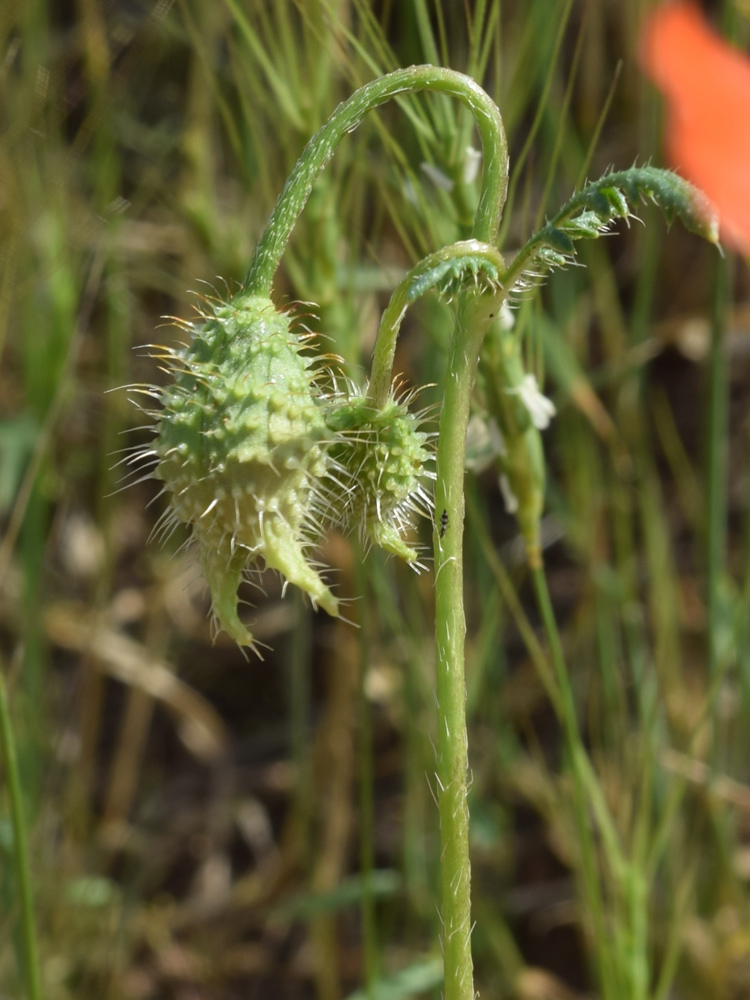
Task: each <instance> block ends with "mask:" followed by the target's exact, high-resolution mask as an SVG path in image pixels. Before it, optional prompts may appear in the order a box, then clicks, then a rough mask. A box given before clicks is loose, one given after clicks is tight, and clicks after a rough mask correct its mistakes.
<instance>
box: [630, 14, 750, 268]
mask: <svg viewBox="0 0 750 1000" xmlns="http://www.w3.org/2000/svg"><path fill="white" fill-rule="evenodd" d="M641 63H642V65H643V68H644V70H645V72H646V73H647V74H648V75H649V76H650V77H651V79H652V80H653V81H654V83H655V84H656V86H657V87H658V88H659V89H660V90H661V91H662V93H663V94H664V96H665V98H666V101H667V123H666V152H667V156H668V158H669V160H670V161H671V162H672V164H673V165H674V166H675V167H676V168H677V170H679V172H680V173H682V174H683V175H684V176H685V177H686V178H687V179H688V180H690V181H692V182H693V183H694V184H695V185H696V186H697V187H699V188H702V189H703V191H705V193H706V194H707V195H708V197H709V198H710V199H711V201H712V202H713V203H714V205H715V206H716V208H717V209H718V212H719V215H720V217H721V233H722V238H723V239H724V240H725V241H726V242H727V243H728V244H729V245H731V246H733V247H734V248H735V249H737V250H739V251H740V252H741V253H743V254H746V255H747V254H750V59H749V58H747V57H746V56H744V55H743V54H742V53H740V52H738V51H737V50H736V49H734V48H732V47H731V46H730V45H729V44H728V43H727V42H725V41H724V40H723V39H722V38H721V37H719V35H717V34H716V33H715V32H714V31H712V29H711V28H710V27H709V25H708V24H707V23H706V20H705V18H704V17H703V14H702V13H701V11H700V10H699V9H698V7H697V6H696V5H695V4H693V3H687V2H677V3H667V4H664V5H662V6H660V7H658V8H656V9H655V10H654V11H653V12H652V13H651V14H650V15H649V16H648V18H647V19H646V21H645V23H644V26H643V31H642V34H641Z"/></svg>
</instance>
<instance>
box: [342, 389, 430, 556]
mask: <svg viewBox="0 0 750 1000" xmlns="http://www.w3.org/2000/svg"><path fill="white" fill-rule="evenodd" d="M413 398H414V393H410V394H409V393H407V394H406V395H405V396H402V397H400V398H398V399H397V398H396V397H395V396H394V395H393V392H391V395H390V396H389V397H388V399H387V400H386V402H385V405H384V406H382V407H375V406H373V404H372V403H371V402H370V400H369V398H368V396H367V394H366V391H359V390H358V389H356V387H350V388H349V392H348V393H347V394H346V395H345V396H344V397H343V398H339V399H338V400H336V401H335V402H334V404H333V405H332V407H331V410H330V412H329V414H328V417H327V420H326V422H327V424H328V427H329V428H330V429H331V430H333V431H335V432H336V434H337V435H338V442H337V444H336V445H335V446H334V447H333V448H332V452H331V454H332V457H333V458H334V459H335V461H336V463H337V465H338V467H339V469H340V470H341V475H342V479H343V485H344V490H343V491H342V494H341V496H340V503H341V516H340V519H339V520H340V523H341V524H342V526H343V527H345V528H349V527H354V526H356V527H357V528H358V529H359V532H360V536H361V537H362V539H363V540H364V541H367V542H369V543H371V544H375V545H379V546H380V547H381V548H383V549H385V550H386V551H387V552H391V553H392V554H393V555H397V556H400V557H401V558H402V559H405V560H406V562H408V563H410V564H411V565H412V566H414V567H415V568H420V567H419V564H418V562H417V559H418V555H419V554H418V552H417V550H416V548H414V547H413V546H411V545H409V544H408V543H407V542H406V541H405V540H404V535H405V534H406V533H407V532H408V531H409V530H410V529H411V527H412V516H413V514H415V513H417V514H423V515H425V516H427V517H430V516H431V514H432V497H431V496H430V494H429V493H428V492H427V491H426V489H425V487H424V485H423V483H424V480H426V479H434V478H435V473H434V472H432V471H428V469H427V466H428V464H429V463H430V462H432V460H433V454H432V450H431V448H430V446H429V440H430V437H431V435H430V434H429V433H427V432H425V431H423V430H420V425H421V424H422V423H423V421H424V417H425V414H424V413H423V414H414V413H411V412H410V410H409V403H410V402H411V401H412V399H413Z"/></svg>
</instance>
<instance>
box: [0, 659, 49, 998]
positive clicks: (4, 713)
mask: <svg viewBox="0 0 750 1000" xmlns="http://www.w3.org/2000/svg"><path fill="white" fill-rule="evenodd" d="M0 742H2V747H3V757H4V758H5V770H6V774H7V778H8V792H9V794H10V809H11V820H12V823H13V848H14V854H15V862H16V878H17V880H18V895H19V898H20V902H21V935H22V939H23V948H24V953H25V955H24V957H25V959H26V970H25V971H26V987H27V992H28V998H29V1000H41V997H42V984H41V979H40V976H39V954H38V951H37V944H36V930H35V926H34V900H33V893H32V890H31V869H30V866H29V852H28V841H27V837H26V820H25V818H24V812H23V794H22V792H21V780H20V777H19V774H18V760H17V758H16V744H15V740H14V739H13V728H12V726H11V721H10V711H9V710H8V695H7V691H6V687H5V678H4V677H3V674H2V670H1V669H0Z"/></svg>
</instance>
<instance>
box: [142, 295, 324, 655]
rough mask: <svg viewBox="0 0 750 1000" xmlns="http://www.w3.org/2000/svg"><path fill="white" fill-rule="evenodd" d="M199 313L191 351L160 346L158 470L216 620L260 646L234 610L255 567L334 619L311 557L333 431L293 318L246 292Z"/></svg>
mask: <svg viewBox="0 0 750 1000" xmlns="http://www.w3.org/2000/svg"><path fill="white" fill-rule="evenodd" d="M203 318H204V322H203V324H202V325H200V326H197V327H195V328H194V329H193V339H192V343H191V344H190V345H189V346H188V347H186V348H185V349H184V350H181V351H175V352H172V351H168V352H167V360H168V361H169V362H170V363H171V367H172V369H173V370H174V372H175V375H176V377H175V381H174V383H173V384H172V385H170V386H168V387H167V388H165V389H163V390H161V391H160V393H159V395H160V399H161V402H162V407H163V408H162V410H161V411H159V412H158V414H157V421H158V436H157V439H156V442H155V444H154V445H153V451H154V452H155V454H156V456H157V457H158V465H157V467H156V470H155V473H154V474H155V476H156V478H158V479H162V480H163V481H164V484H165V488H166V490H168V491H169V493H170V503H171V508H170V513H169V514H168V515H167V519H168V521H182V522H186V523H187V524H189V525H191V527H192V531H193V537H194V538H195V541H196V542H197V544H198V552H199V558H200V561H201V564H202V566H203V569H204V571H205V574H206V578H207V580H208V584H209V587H210V590H211V598H212V610H213V615H214V619H215V623H216V625H217V626H218V627H219V628H223V629H224V630H225V631H226V632H227V633H228V634H229V635H231V636H232V638H233V639H235V640H236V641H237V642H238V643H240V644H241V645H248V646H250V647H253V648H255V649H256V650H257V646H256V643H255V642H254V640H253V636H252V634H251V633H250V632H248V630H247V629H246V628H245V626H244V625H243V623H242V622H241V621H240V618H239V616H238V614H237V588H238V586H239V584H240V583H241V581H242V579H243V577H244V576H245V575H246V574H247V573H248V572H249V571H251V570H252V569H254V568H260V567H261V566H262V565H265V566H266V567H270V568H273V569H276V570H278V571H279V572H280V573H281V574H282V575H283V576H284V577H285V578H286V579H287V580H288V581H290V582H291V583H294V584H296V585H297V586H298V587H300V588H301V589H302V590H304V591H306V593H308V594H309V595H310V597H311V599H312V601H313V603H314V604H319V605H320V606H321V607H323V608H324V609H325V610H326V611H327V612H328V613H329V614H332V615H337V614H338V602H337V600H336V598H335V597H334V596H333V594H332V593H331V591H330V590H329V589H328V587H327V586H326V585H325V583H324V582H323V581H322V580H321V578H320V576H319V574H318V572H317V570H316V569H315V568H314V566H313V565H312V564H311V562H310V560H309V558H308V555H307V550H308V549H309V548H310V546H311V545H312V544H313V541H314V539H315V537H316V536H317V535H318V534H319V532H320V529H319V520H320V518H321V517H322V516H324V515H325V507H326V503H327V501H326V499H325V497H324V495H323V492H322V489H321V487H320V485H319V484H320V483H321V481H323V480H324V479H325V477H326V476H327V475H328V468H329V461H328V457H327V446H328V443H329V440H330V438H331V433H330V431H329V430H328V428H327V427H326V423H325V419H324V408H323V407H322V406H321V405H320V401H321V397H320V394H319V393H318V391H317V390H316V388H315V375H314V373H313V371H312V370H311V366H312V363H313V360H312V359H311V358H309V357H306V356H304V355H303V354H302V353H301V352H302V350H303V349H304V339H303V338H299V337H297V336H296V335H295V334H294V332H293V331H292V330H291V329H290V326H291V319H290V317H289V316H288V315H286V314H284V313H281V312H279V311H278V310H277V309H276V308H275V306H274V305H273V303H272V302H271V301H270V299H268V298H262V297H254V296H248V295H246V294H242V293H241V294H240V295H238V296H237V297H236V298H234V299H233V300H232V301H230V302H227V303H224V302H216V303H214V304H211V306H210V312H209V313H207V314H206V315H205V316H204V317H203ZM261 561H262V562H261Z"/></svg>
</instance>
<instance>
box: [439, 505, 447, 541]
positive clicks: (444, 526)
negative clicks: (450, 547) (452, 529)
mask: <svg viewBox="0 0 750 1000" xmlns="http://www.w3.org/2000/svg"><path fill="white" fill-rule="evenodd" d="M447 530H448V511H447V510H444V511H443V513H442V514H441V515H440V537H441V538H445V532H446V531H447Z"/></svg>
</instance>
